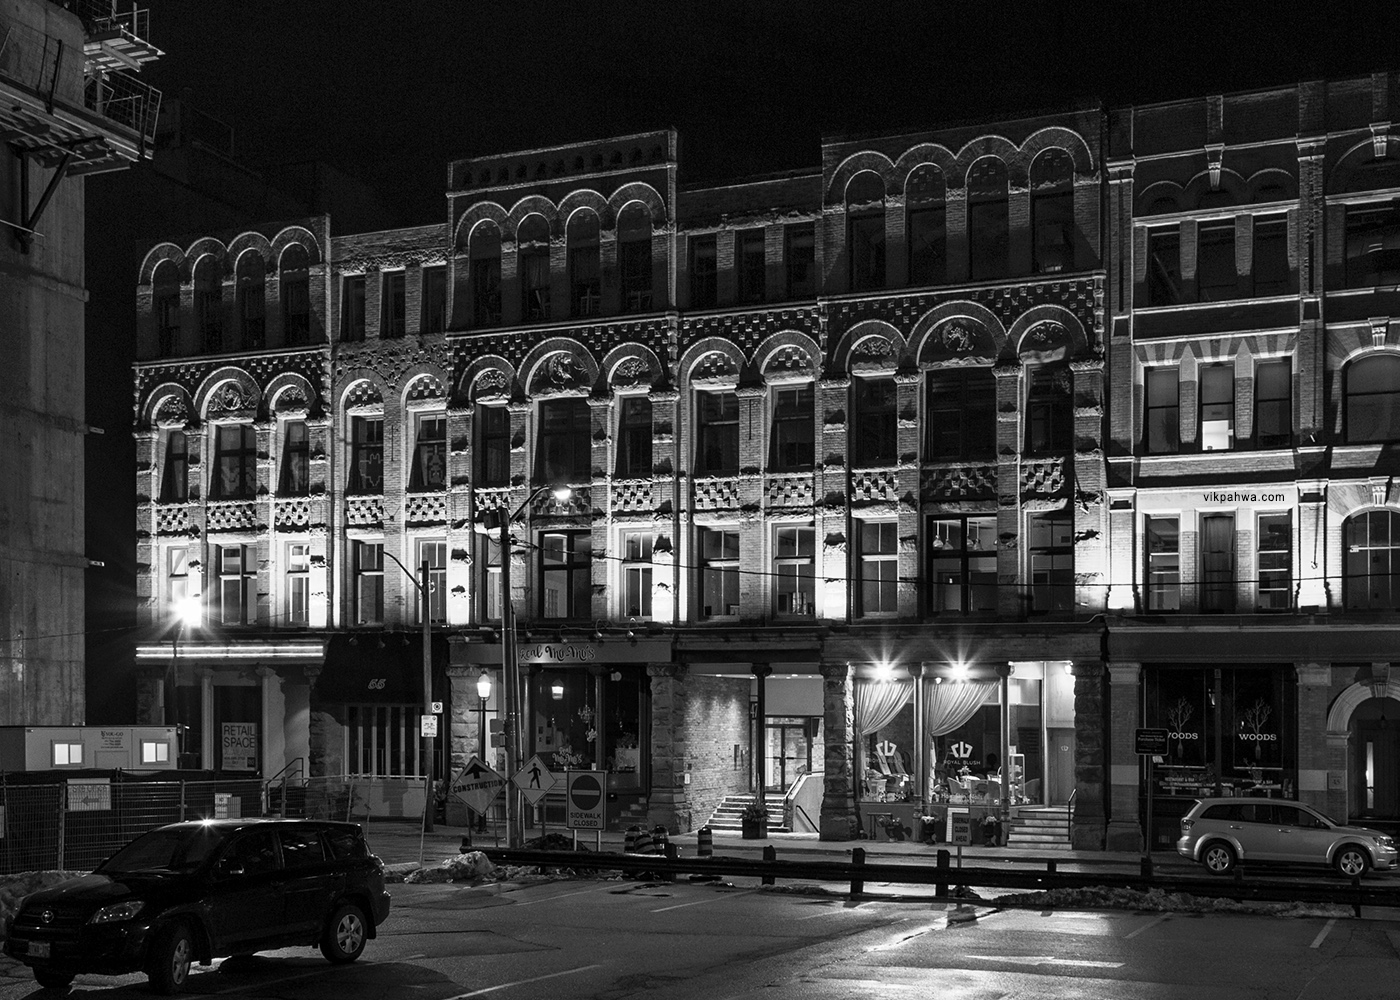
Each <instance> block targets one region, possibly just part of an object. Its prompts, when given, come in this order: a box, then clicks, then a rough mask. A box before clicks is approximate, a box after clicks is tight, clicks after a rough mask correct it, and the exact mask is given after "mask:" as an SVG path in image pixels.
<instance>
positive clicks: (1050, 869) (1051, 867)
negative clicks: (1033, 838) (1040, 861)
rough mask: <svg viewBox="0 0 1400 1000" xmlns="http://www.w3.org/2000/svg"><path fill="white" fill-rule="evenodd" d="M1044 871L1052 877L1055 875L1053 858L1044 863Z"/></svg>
mask: <svg viewBox="0 0 1400 1000" xmlns="http://www.w3.org/2000/svg"><path fill="white" fill-rule="evenodd" d="M1045 870H1046V871H1047V872H1049V873H1050V874H1051V875H1054V874H1055V861H1054V859H1053V858H1052V859H1051V860H1049V861H1047V862H1045Z"/></svg>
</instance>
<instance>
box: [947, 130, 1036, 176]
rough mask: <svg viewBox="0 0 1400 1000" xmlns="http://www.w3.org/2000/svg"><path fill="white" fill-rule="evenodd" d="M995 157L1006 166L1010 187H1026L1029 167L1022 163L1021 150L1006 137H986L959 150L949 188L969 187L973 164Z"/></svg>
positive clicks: (974, 140) (975, 140)
mask: <svg viewBox="0 0 1400 1000" xmlns="http://www.w3.org/2000/svg"><path fill="white" fill-rule="evenodd" d="M987 156H994V157H996V158H997V159H998V160H1000V161H1001V162H1002V163H1003V164H1005V165H1006V183H1007V185H1008V186H1009V187H1012V188H1017V187H1025V186H1026V185H1027V184H1028V183H1029V181H1028V175H1027V166H1028V164H1025V163H1022V162H1021V159H1022V158H1021V150H1020V149H1019V148H1018V147H1017V146H1016V144H1015V143H1014V142H1012V141H1011V140H1010V139H1008V138H1006V136H1004V135H984V136H981V137H980V138H977V139H973V140H972V141H971V142H969V143H968V144H967V145H965V146H963V148H962V149H960V150H958V155H957V158H956V166H955V167H954V168H953V173H951V174H949V175H948V187H949V188H950V189H952V188H965V187H967V175H968V172H969V171H970V170H971V169H972V166H973V164H975V163H976V162H977V161H978V160H980V159H982V158H983V157H987Z"/></svg>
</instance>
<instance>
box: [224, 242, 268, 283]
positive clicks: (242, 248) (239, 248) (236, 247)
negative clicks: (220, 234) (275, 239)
mask: <svg viewBox="0 0 1400 1000" xmlns="http://www.w3.org/2000/svg"><path fill="white" fill-rule="evenodd" d="M249 250H256V251H257V252H258V254H259V255H260V256H261V257H262V259H263V269H264V273H267V274H270V273H271V272H272V269H273V264H274V260H273V256H272V243H271V241H269V240H268V238H267V237H266V236H264V235H263V234H262V233H252V232H249V233H240V234H238V235H237V236H235V237H234V238H233V241H232V242H230V243H229V245H228V260H229V269H230V271H231V272H232V271H236V270H237V268H238V258H239V257H242V256H243V255H244V254H245V253H247V252H248V251H249Z"/></svg>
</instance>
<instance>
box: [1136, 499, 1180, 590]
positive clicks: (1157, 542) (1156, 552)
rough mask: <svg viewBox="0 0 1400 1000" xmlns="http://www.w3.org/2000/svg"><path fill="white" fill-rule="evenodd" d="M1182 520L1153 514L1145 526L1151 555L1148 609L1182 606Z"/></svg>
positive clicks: (1149, 557)
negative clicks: (1180, 531) (1180, 526)
mask: <svg viewBox="0 0 1400 1000" xmlns="http://www.w3.org/2000/svg"><path fill="white" fill-rule="evenodd" d="M1177 525H1178V521H1177V519H1176V518H1174V517H1149V518H1147V519H1146V521H1145V524H1144V526H1143V537H1144V548H1145V549H1146V555H1147V610H1148V611H1178V610H1180V608H1181V552H1180V533H1179V531H1178V527H1177Z"/></svg>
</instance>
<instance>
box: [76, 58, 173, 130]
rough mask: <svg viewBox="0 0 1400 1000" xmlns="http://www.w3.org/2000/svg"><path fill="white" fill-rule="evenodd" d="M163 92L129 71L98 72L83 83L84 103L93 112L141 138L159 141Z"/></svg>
mask: <svg viewBox="0 0 1400 1000" xmlns="http://www.w3.org/2000/svg"><path fill="white" fill-rule="evenodd" d="M160 97H161V95H160V91H159V90H156V88H154V87H152V86H151V85H150V84H147V83H143V82H141V81H140V80H138V79H137V78H136V77H134V76H132V75H130V74H129V73H121V72H116V73H98V74H96V75H95V76H90V77H88V79H87V81H86V82H85V83H84V85H83V105H84V106H85V107H86V108H87V109H88V110H89V111H92V112H95V113H96V114H98V115H101V116H102V117H103V118H105V119H107V120H108V121H110V122H113V123H115V124H117V125H121V126H123V127H124V128H128V129H130V130H131V131H133V132H135V133H136V134H137V135H139V136H140V137H141V140H142V142H143V144H144V145H146V146H149V145H150V144H151V143H152V142H154V141H155V137H156V121H157V120H158V119H159V118H160Z"/></svg>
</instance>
